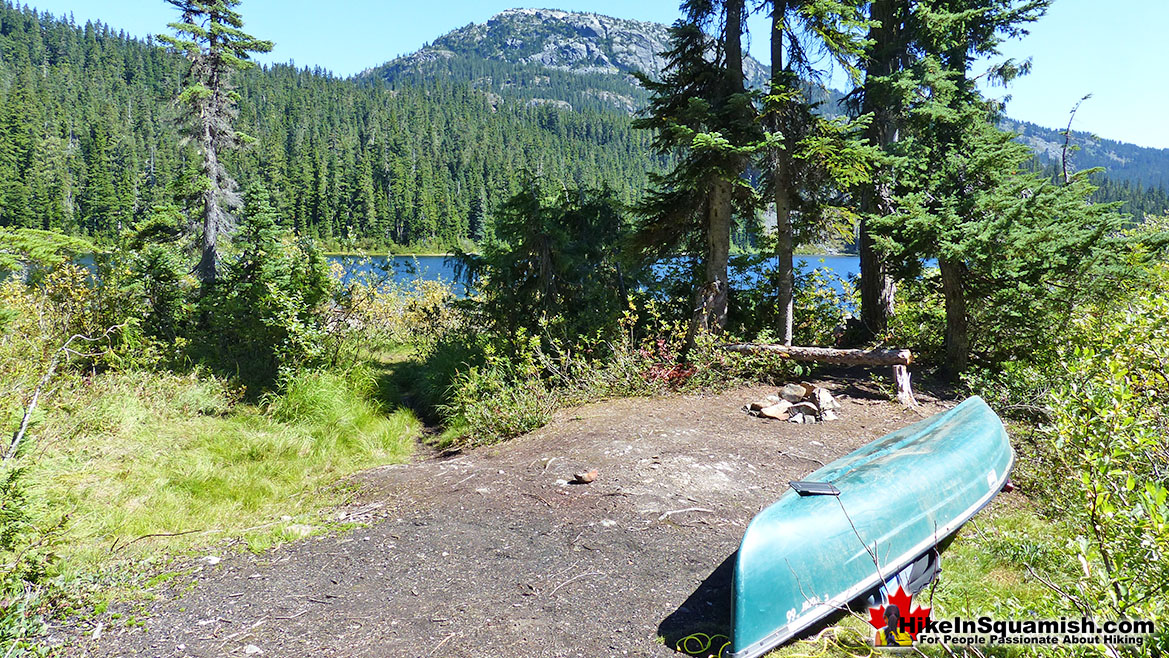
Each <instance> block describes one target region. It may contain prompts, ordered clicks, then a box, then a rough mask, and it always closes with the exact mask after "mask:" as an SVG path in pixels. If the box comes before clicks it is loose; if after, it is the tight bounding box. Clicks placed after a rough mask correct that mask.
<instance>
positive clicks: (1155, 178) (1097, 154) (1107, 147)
mask: <svg viewBox="0 0 1169 658" xmlns="http://www.w3.org/2000/svg"><path fill="white" fill-rule="evenodd" d="M1003 128H1004V129H1006V130H1010V131H1012V132H1016V133H1019V139H1020V141H1022V142H1023V143H1025V144H1027V145H1028V146H1030V147H1031V148H1032V150H1034V151H1035V154H1036V155H1037V156H1038V157H1039V158H1040V159H1041V160H1044V161H1048V162H1052V163H1056V164H1058V163H1060V162H1061V159H1062V156H1063V148H1064V142H1065V138H1064V135H1063V131H1062V130H1056V129H1052V128H1044V127H1043V126H1038V125H1035V124H1033V123H1029V122H1026V121H1014V120H1011V119H1007V120H1006V121H1004V122H1003ZM1071 146H1072V147H1077V148H1076V150H1069V152H1068V155H1069V160H1070V163H1069V166H1068V169H1069V171H1076V170H1080V169H1091V168H1094V167H1103V168H1104V170H1105V174H1106V175H1107V176H1108V178H1110V179H1112V180H1116V181H1126V182H1129V183H1130V184H1132V185H1133V187H1135V186H1136V185H1138V184H1139V185H1141V186H1142V187H1144V188H1162V189H1169V149H1155V148H1147V147H1144V146H1136V145H1135V144H1127V143H1125V142H1117V141H1113V140H1111V139H1102V138H1100V137H1096V136H1094V135H1091V134H1089V133H1086V132H1080V131H1077V130H1075V129H1074V128H1073V130H1072V139H1071Z"/></svg>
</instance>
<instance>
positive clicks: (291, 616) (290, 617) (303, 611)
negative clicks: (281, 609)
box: [273, 608, 309, 619]
mask: <svg viewBox="0 0 1169 658" xmlns="http://www.w3.org/2000/svg"><path fill="white" fill-rule="evenodd" d="M308 611H309V609H308V608H305V609H304V610H301V611H300V612H298V613H296V614H295V615H289V616H286V617H273V619H296V618H297V617H299V616H301V615H303V614H304V613H306V612H308Z"/></svg>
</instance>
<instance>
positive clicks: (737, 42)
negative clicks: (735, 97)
mask: <svg viewBox="0 0 1169 658" xmlns="http://www.w3.org/2000/svg"><path fill="white" fill-rule="evenodd" d="M743 5H744V0H726V8H727V29H726V42H725V43H724V44H723V49H724V50H725V52H726V54H727V80H728V82H729V83H730V92H731V93H732V94H741V93H743V91H744V89H745V87H744V86H743V84H744V80H743Z"/></svg>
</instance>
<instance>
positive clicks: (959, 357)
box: [938, 258, 970, 379]
mask: <svg viewBox="0 0 1169 658" xmlns="http://www.w3.org/2000/svg"><path fill="white" fill-rule="evenodd" d="M938 267H939V269H941V271H942V295H943V296H944V297H945V299H946V363H945V364H944V366H943V371H944V372H945V374H946V376H947V377H949V378H951V379H953V378H956V377H957V376H958V375H960V374H961V373H962V372H963V371H965V370H966V366H967V365H969V363H970V333H969V318H968V316H967V314H966V293H965V291H964V287H965V286H964V280H965V278H966V266H965V265H964V264H962V263H961V262H955V261H952V260H950V259H947V258H940V259H938Z"/></svg>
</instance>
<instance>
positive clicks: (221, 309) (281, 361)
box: [198, 188, 332, 395]
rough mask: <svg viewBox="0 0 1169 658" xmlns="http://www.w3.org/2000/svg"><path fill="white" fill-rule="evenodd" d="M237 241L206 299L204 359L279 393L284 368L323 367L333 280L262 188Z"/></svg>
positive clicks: (251, 201)
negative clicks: (284, 226)
mask: <svg viewBox="0 0 1169 658" xmlns="http://www.w3.org/2000/svg"><path fill="white" fill-rule="evenodd" d="M236 243H237V245H238V247H239V253H238V254H237V255H236V256H234V257H233V258H230V259H228V261H227V263H226V267H225V270H224V275H223V277H222V279H221V280H220V281H218V282H216V283H215V284H214V285H213V286H211V287H210V289H209V290H207V291H205V293H204V296H203V298H202V299H201V300H200V305H201V312H202V315H203V319H204V324H205V327H206V330H205V331H204V332H202V333H201V334H200V335H199V336H198V338H199V340H200V341H201V343H202V344H201V345H200V355H201V358H202V359H203V360H204V361H206V362H207V363H209V364H210V365H211V366H212V367H213V368H215V369H216V370H217V371H218V372H220V373H222V374H224V375H226V376H229V377H234V378H238V379H239V381H241V382H242V383H243V384H245V385H246V386H247V387H248V388H249V390H250V391H251V394H252V395H255V394H258V393H259V391H260V390H263V389H268V388H271V387H273V386H274V385H275V384H276V381H277V378H278V377H279V374H280V371H281V369H295V368H297V367H299V366H302V365H310V366H311V365H314V364H316V363H319V362H320V361H321V359H322V358H323V355H322V353H321V347H322V345H323V343H324V340H323V339H324V329H325V322H324V314H323V313H321V312H320V306H321V304H322V302H324V301H325V300H326V299H327V297H328V296H329V294H330V292H331V290H332V281H331V279H330V278H329V275H328V266H327V264H326V263H325V259H324V256H323V255H322V254H321V253H320V251H318V250H317V249H316V248H315V247H314V246H313V245H312V243H310V242H293V241H291V239H290V238H289V237H288V236H287V235H286V234H284V233H283V232H282V231H281V230H280V229H278V227H277V225H276V219H275V213H274V211H273V210H272V208H271V206H270V205H269V203H268V199H267V194H266V193H265V192H264V191H263V189H262V188H257V189H256V190H254V191H253V192H252V193H251V194H249V202H248V206H247V207H246V208H245V219H244V222H243V224H242V226H241V227H240V231H239V233H238V234H237V236H236Z"/></svg>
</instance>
